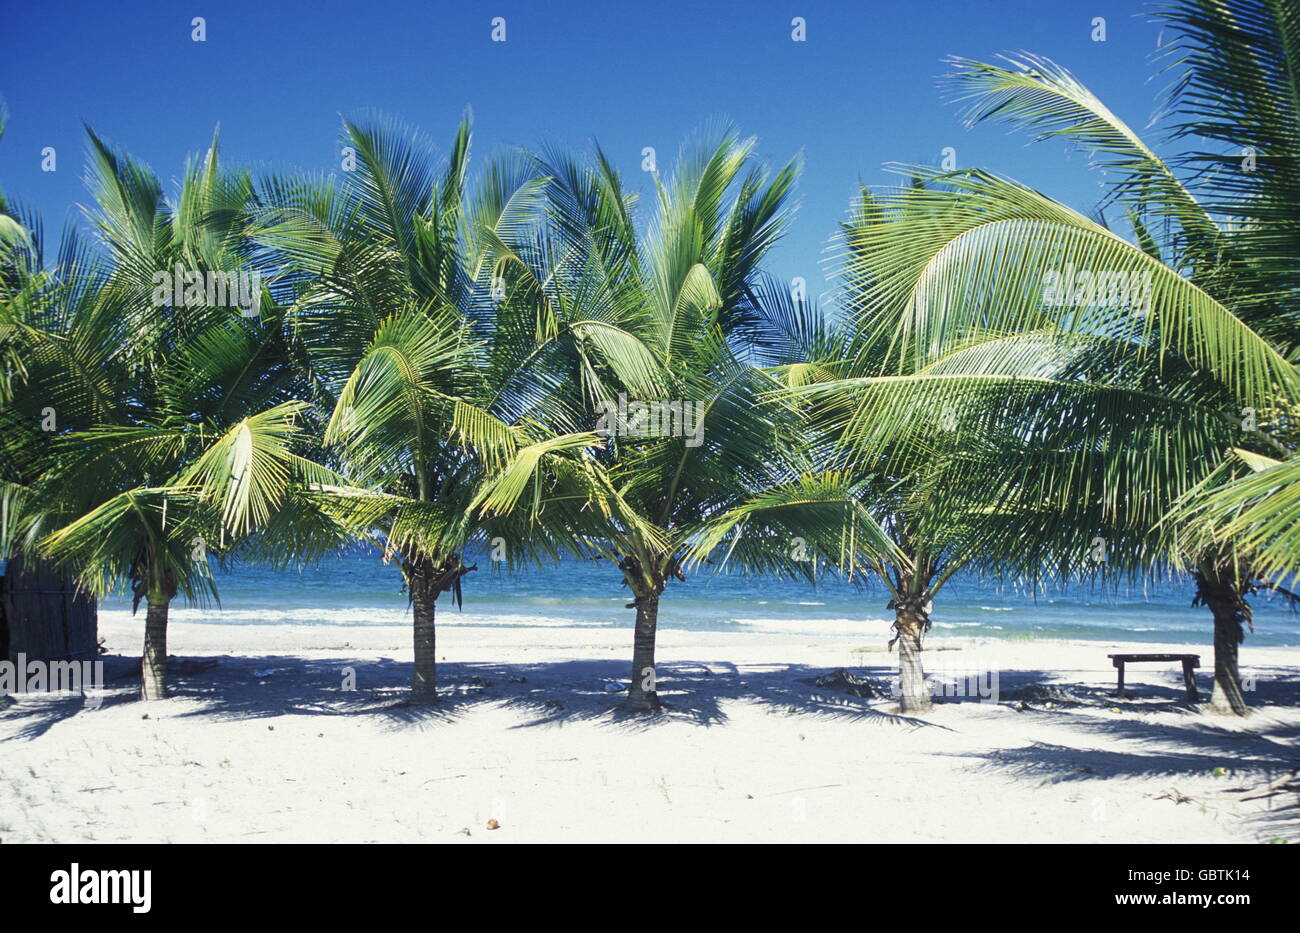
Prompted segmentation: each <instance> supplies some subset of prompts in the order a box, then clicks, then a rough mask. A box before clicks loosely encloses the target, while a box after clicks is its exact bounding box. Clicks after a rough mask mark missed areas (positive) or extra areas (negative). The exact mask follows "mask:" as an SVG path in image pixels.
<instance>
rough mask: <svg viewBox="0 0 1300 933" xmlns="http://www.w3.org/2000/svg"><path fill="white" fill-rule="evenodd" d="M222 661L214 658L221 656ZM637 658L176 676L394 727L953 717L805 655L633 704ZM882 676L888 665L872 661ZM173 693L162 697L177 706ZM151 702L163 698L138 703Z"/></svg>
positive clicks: (218, 692)
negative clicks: (832, 677)
mask: <svg viewBox="0 0 1300 933" xmlns="http://www.w3.org/2000/svg"><path fill="white" fill-rule="evenodd" d="M109 661H110V663H111V665H112V668H113V673H112V674H109V675H108V676H107V678H106V679H107V680H108V683H109V688H108V690H107V691H105V696H104V698H103V703H104V705H106V706H116V705H119V704H125V703H131V702H134V701H135V700H136V699H137V696H138V690H139V686H138V684H139V679H138V678H139V674H138V666H133V665H138V662H135V661H133V659H130V658H126V657H114V658H111V659H109ZM213 661H215V662H216V663H215V664H213V663H211V662H213ZM626 673H627V666H626V664H625V663H622V662H621V661H612V660H610V661H596V660H592V661H588V660H581V661H561V662H548V663H530V664H499V663H490V662H485V663H450V664H449V663H445V662H444V663H442V664H440V665H439V668H438V677H439V683H440V687H439V701H438V703H436V704H411V703H409V702H408V701H407V697H408V688H409V684H410V679H411V664H410V663H399V662H398V661H395V660H393V659H391V658H381V659H378V660H376V659H373V658H367V659H358V658H347V657H330V658H320V657H311V658H307V657H302V656H298V655H271V656H265V655H263V656H258V657H255V658H248V657H233V656H221V657H216V658H207V659H201V660H200V659H186V658H172V659H170V662H169V672H168V682H169V691H170V694H171V697H172V698H173V699H174V700H182V701H190V702H187V703H186V705H185V707H184V708H183V709H180V710H177V712H176V713H175V715H177V716H178V717H180V718H191V717H203V718H207V717H215V718H218V719H267V718H272V717H277V716H284V715H303V716H344V717H357V716H362V717H379V718H382V719H384V720H386V721H387V722H388V724H389V725H390V726H391V728H393V729H407V728H422V727H425V726H434V725H440V724H448V723H452V722H454V721H456V720H457V719H460V718H462V717H463V716H464V715H465V714H466V713H467V712H468V711H470V710H472V709H473V708H475V707H477V706H480V705H483V704H494V705H500V706H504V707H506V708H508V709H512V710H515V711H517V712H519V713H521V714H522V716H523V719H524V721H522V722H520V723H519V724H517V725H515V726H514V727H513V728H535V727H538V726H548V725H560V724H564V723H567V722H577V721H598V722H601V723H603V724H605V725H607V726H608V727H610V728H612V729H617V730H622V731H630V732H639V731H644V730H647V729H651V728H655V727H659V726H663V725H667V724H669V723H674V722H687V723H691V724H694V725H697V726H704V727H712V726H720V725H724V724H726V722H727V721H728V716H727V714H726V711H725V707H726V705H727V704H728V703H730V702H735V701H744V702H750V703H756V704H760V705H762V706H766V707H767V708H768V711H769V712H770V713H772V714H773V715H788V716H814V717H818V718H828V719H847V720H851V721H861V722H871V723H876V724H879V725H890V726H897V727H905V728H911V729H920V728H940V729H944V728H947V727H945V726H942V725H937V724H935V723H931V722H927V721H926V720H924V719H920V718H916V717H912V716H904V715H900V714H899V713H898V712H897V709H896V704H894V703H893V702H892V701H890V700H888V699H884V700H882V699H867V698H863V697H859V696H853V695H850V694H847V693H842V692H839V691H837V690H834V689H830V688H822V687H818V686H817V685H816V684H815V683H814V681H815V680H816V678H817V677H819V676H820V675H823V674H825V673H827V671H826V670H824V669H820V668H812V667H808V666H805V665H793V664H791V665H770V666H767V667H765V668H763V669H759V670H753V669H748V670H741V669H740V668H737V667H736V666H735V665H734V664H731V663H730V662H716V661H708V662H703V661H681V662H675V663H670V664H665V665H663V666H662V667H661V668H660V669H659V680H658V683H657V687H658V693H659V696H660V699H661V701H662V703H663V708H662V709H661V710H659V711H658V712H656V713H652V714H649V715H646V714H634V713H629V712H627V711H626V710H625V709H624V701H625V698H626V696H627V692H626V691H627V683H626ZM866 673H867V674H868V675H869V676H871V677H874V678H876V679H877V680H883V679H884V678H887V677H888V675H889V671H888V670H887V669H885V668H872V669H869V670H867V672H866ZM170 704H171V701H164V702H163V703H162V704H160V705H159V706H158V707H157V710H156V714H161V715H167V714H169V712H170V710H173V709H177V707H175V706H171V705H170ZM83 708H84V704H83V703H82V702H81V701H80V700H79V699H76V698H72V699H69V700H66V701H64V702H44V701H42V702H35V701H30V702H29V701H27V700H22V701H21V702H20V703H17V704H15V705H14V706H13V707H11V709H10V710H8V711H5V712H0V721H3V720H4V719H7V718H14V717H29V718H31V720H32V721H31V723H30V724H28V725H25V726H24V727H22V728H21V729H19V730H18V731H17V732H16V733H14V734H12V735H11V736H10V738H25V739H31V738H37V737H39V736H40V735H42V734H44V733H45V732H46V731H48V730H49V729H50V728H51V727H52V726H53V725H55V724H56V723H57V722H60V721H62V720H64V719H67V718H68V717H70V716H73V715H76V714H77V713H79V712H81V711H82V710H83ZM140 709H141V714H142V715H145V714H148V713H149V712H150V711H151V710H153V709H154V705H153V704H145V705H142V706H141V707H140Z"/></svg>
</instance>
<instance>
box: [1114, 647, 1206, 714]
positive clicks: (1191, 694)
mask: <svg viewBox="0 0 1300 933" xmlns="http://www.w3.org/2000/svg"><path fill="white" fill-rule="evenodd" d="M1106 657H1108V658H1110V660H1111V663H1113V664H1114V665H1115V667H1116V669H1117V670H1118V671H1119V692H1118V695H1119V696H1120V697H1121V698H1122V697H1123V696H1124V665H1125V664H1128V663H1130V662H1133V661H1181V662H1182V663H1183V684H1184V685H1185V686H1186V687H1187V699H1189V700H1191V701H1192V702H1193V703H1195V702H1197V701H1198V700H1200V698H1201V697H1200V694H1198V693H1197V692H1196V675H1194V674H1193V673H1192V671H1194V670H1195V669H1196V668H1198V667H1200V666H1201V656H1200V655H1199V654H1108V655H1106Z"/></svg>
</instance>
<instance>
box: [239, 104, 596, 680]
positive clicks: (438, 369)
mask: <svg viewBox="0 0 1300 933" xmlns="http://www.w3.org/2000/svg"><path fill="white" fill-rule="evenodd" d="M470 141H471V136H470V127H469V123H468V121H463V122H462V123H461V125H460V127H459V128H458V130H457V133H456V136H455V139H454V141H453V143H452V146H451V149H450V152H449V155H448V157H447V159H446V161H445V163H444V164H443V165H442V166H441V168H440V167H439V166H438V163H437V161H436V159H435V158H434V157H433V155H432V151H431V146H430V145H429V144H428V143H427V142H426V141H425V140H424V138H423V137H421V136H419V135H418V134H416V133H414V132H413V131H411V130H409V129H407V128H406V127H404V126H402V125H400V124H397V123H394V122H392V121H386V120H383V119H377V120H374V121H372V122H352V121H349V122H345V123H344V126H343V144H344V145H345V146H348V147H351V148H352V149H353V150H354V151H355V153H356V157H357V164H356V168H355V170H354V171H349V172H346V173H345V174H344V177H343V178H342V180H341V181H335V180H334V179H329V180H326V181H324V182H320V181H316V180H312V179H305V178H301V177H298V178H288V179H272V180H271V181H269V182H268V184H267V185H266V193H265V200H266V204H265V206H264V208H263V209H262V211H261V212H260V215H259V217H258V219H257V221H256V223H255V224H254V227H253V229H252V235H253V236H254V238H255V239H256V240H257V241H258V242H259V243H260V244H262V246H263V247H265V248H266V249H268V250H270V251H272V252H273V253H274V254H276V255H277V256H279V257H281V258H282V261H283V262H284V263H285V264H286V266H287V267H288V268H289V269H290V270H291V272H290V273H289V274H290V275H291V277H294V278H297V279H299V280H301V281H303V282H304V283H305V284H304V289H303V292H302V294H301V296H300V297H299V298H298V300H297V302H296V304H295V306H294V307H293V308H292V309H291V311H290V313H289V328H290V329H291V331H292V333H293V335H294V341H295V353H297V354H298V355H299V356H300V358H301V360H302V361H303V364H304V366H305V370H306V378H307V380H308V382H309V383H310V384H311V385H312V387H313V390H314V392H315V397H316V398H317V399H318V400H319V402H320V403H321V404H322V405H323V406H324V407H325V408H326V409H327V410H328V411H329V412H330V415H329V419H328V423H327V424H326V425H325V429H324V442H325V444H326V445H327V447H329V448H331V449H333V450H335V451H337V453H338V456H339V458H340V460H339V464H340V468H341V469H342V471H343V472H344V473H345V474H346V475H347V477H348V481H349V482H350V483H352V487H351V488H343V487H339V486H336V485H329V484H323V485H321V486H320V487H317V488H315V489H314V490H313V492H312V493H311V495H312V497H313V499H314V501H315V502H316V503H317V504H318V505H319V506H320V507H321V508H323V509H325V510H326V511H327V512H329V513H330V514H331V515H333V516H334V517H335V518H336V519H337V520H339V521H340V522H342V523H343V524H344V525H345V526H346V527H348V528H349V529H351V530H352V532H353V533H354V534H355V535H357V536H358V537H360V538H361V539H363V540H366V541H369V542H372V543H374V544H375V545H377V546H378V547H380V548H381V549H382V552H383V556H384V559H385V560H389V559H392V560H395V561H396V562H397V564H398V566H399V567H400V568H401V572H402V575H403V578H404V580H405V583H406V587H407V590H408V593H409V594H410V600H411V606H412V614H413V642H414V659H415V665H414V673H413V677H412V684H411V700H412V701H414V702H417V703H431V702H435V701H436V700H437V665H436V654H435V619H436V608H437V602H438V599H439V598H440V596H441V595H442V594H443V593H446V592H450V593H451V594H452V597H453V599H454V600H455V601H456V603H457V604H458V605H459V604H460V602H461V592H462V590H461V588H462V578H463V577H464V576H465V575H466V574H468V573H470V572H471V571H473V570H475V569H476V565H470V564H468V563H467V562H466V551H467V549H468V548H470V547H472V546H474V545H475V544H479V545H482V544H483V543H484V542H486V541H489V540H491V539H492V538H495V537H500V538H501V539H502V541H501V543H502V544H508V550H507V555H508V557H509V558H510V559H511V560H512V561H515V560H518V559H522V558H524V557H526V556H529V555H535V554H537V553H554V552H555V550H556V548H557V547H561V546H563V541H564V538H565V536H564V535H563V534H557V532H559V529H556V528H554V527H550V526H548V524H547V523H548V522H549V521H551V516H543V515H542V512H541V510H540V509H539V508H537V507H536V503H538V502H540V501H541V500H542V499H543V498H549V497H550V496H551V495H552V493H553V490H554V489H556V488H559V487H558V486H557V483H558V482H559V481H560V479H562V478H564V477H567V476H568V475H569V474H568V472H566V469H567V468H568V467H570V466H574V467H576V473H577V474H582V472H583V468H582V467H580V466H578V464H579V462H580V460H581V458H582V453H583V451H584V450H585V448H588V447H590V446H591V445H593V444H596V443H599V441H600V438H599V437H598V436H597V435H595V434H593V433H591V432H590V431H577V430H571V428H573V426H574V424H575V423H576V422H575V421H574V419H573V418H572V416H571V415H570V414H568V413H567V412H566V410H565V406H564V399H563V395H562V394H559V393H555V392H553V391H551V388H552V387H551V386H550V384H549V383H548V382H547V374H546V371H545V368H544V367H541V366H539V365H538V364H537V362H536V358H535V357H536V349H537V343H538V339H537V336H536V333H535V320H536V317H537V310H536V307H535V301H534V300H533V299H532V297H531V296H530V294H529V291H528V289H527V288H524V287H520V285H519V282H518V280H519V275H518V273H517V271H516V269H517V263H516V261H515V260H514V259H513V257H514V256H515V255H516V254H517V252H518V251H520V250H526V248H527V245H528V243H529V242H530V241H531V239H532V238H533V236H534V233H535V228H536V226H537V224H538V223H539V221H540V218H541V213H540V204H541V196H542V191H543V188H544V186H545V179H543V178H540V177H537V176H536V175H535V174H534V173H533V165H532V163H531V161H530V160H529V159H527V158H526V157H524V156H521V155H514V156H510V155H507V156H503V157H501V158H499V159H497V160H495V161H493V162H492V163H491V164H489V166H488V167H487V169H486V171H485V172H484V173H483V175H482V177H481V178H480V179H479V180H478V181H477V183H476V184H473V185H471V184H470V182H469V178H468V166H469V152H470ZM570 458H576V459H574V460H573V461H572V463H559V462H558V461H562V460H564V461H567V460H569V459H570ZM544 490H545V496H543V491H544ZM525 493H527V495H526V496H525ZM492 495H495V496H496V498H495V499H492V500H491V501H488V498H489V497H490V496H492ZM575 495H576V494H575ZM582 496H583V498H584V499H585V493H584V494H582ZM521 499H527V500H530V503H531V504H530V505H529V506H528V507H521V506H520V500H521ZM506 502H509V503H510V504H509V505H506V504H505V503H506ZM561 511H562V510H561V509H560V508H559V507H557V508H556V509H553V510H552V515H558V514H559V513H560V512H561ZM543 530H546V531H547V532H548V533H545V534H544V533H542V531H543ZM552 535H555V537H554V538H553V537H552ZM553 541H556V542H560V543H559V544H558V545H557V544H554V543H553Z"/></svg>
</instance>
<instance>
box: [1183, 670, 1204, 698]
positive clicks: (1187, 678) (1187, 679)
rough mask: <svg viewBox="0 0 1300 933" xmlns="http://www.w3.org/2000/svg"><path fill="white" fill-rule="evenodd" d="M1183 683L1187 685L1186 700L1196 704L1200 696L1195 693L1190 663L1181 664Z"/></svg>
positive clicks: (1194, 680) (1194, 676) (1194, 679)
mask: <svg viewBox="0 0 1300 933" xmlns="http://www.w3.org/2000/svg"><path fill="white" fill-rule="evenodd" d="M1183 683H1184V684H1186V685H1187V699H1189V700H1191V701H1192V702H1193V703H1197V702H1199V701H1200V699H1201V695H1200V694H1199V693H1197V692H1196V675H1195V674H1194V673H1193V672H1192V662H1191V661H1184V662H1183Z"/></svg>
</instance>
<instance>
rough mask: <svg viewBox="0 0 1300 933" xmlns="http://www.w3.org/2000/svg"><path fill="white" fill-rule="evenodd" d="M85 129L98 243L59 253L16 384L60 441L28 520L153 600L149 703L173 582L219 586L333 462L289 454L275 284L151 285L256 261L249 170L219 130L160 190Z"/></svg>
mask: <svg viewBox="0 0 1300 933" xmlns="http://www.w3.org/2000/svg"><path fill="white" fill-rule="evenodd" d="M89 135H90V162H89V167H88V176H87V177H88V183H89V185H90V188H91V194H92V197H93V206H92V207H91V208H90V209H88V211H87V213H88V216H89V218H90V220H91V222H92V223H93V225H94V228H95V231H96V233H97V234H98V239H99V246H100V251H99V252H98V254H97V255H94V256H92V257H91V258H89V259H85V260H84V261H83V260H82V259H80V258H75V257H77V256H79V255H80V254H77V253H75V252H69V251H68V250H65V255H64V258H63V259H62V260H61V261H60V263H59V264H58V265H57V266H56V267H55V268H56V273H55V274H54V276H53V279H54V280H55V281H56V282H58V283H59V287H58V288H56V289H54V290H53V291H52V292H51V293H50V295H49V296H47V297H49V298H51V299H52V300H51V301H49V302H47V307H46V309H45V311H44V312H43V314H42V316H41V317H40V318H39V319H38V323H40V324H43V325H45V326H44V327H35V326H34V327H32V328H30V329H29V331H28V333H29V339H28V341H27V345H28V349H29V352H30V357H29V365H28V376H29V379H28V381H27V384H26V385H25V387H24V392H23V393H22V394H23V397H24V399H25V400H26V404H28V405H34V406H40V407H41V408H42V411H44V412H45V413H46V418H45V422H44V423H43V425H42V426H43V427H44V428H46V430H47V431H48V432H49V433H50V434H52V435H53V439H52V440H51V441H50V442H49V448H48V456H47V457H45V459H44V460H43V461H42V463H41V467H42V469H41V470H40V471H39V475H38V476H37V477H36V479H35V482H34V484H33V490H32V495H31V496H30V497H29V499H28V501H29V503H31V502H39V503H40V508H39V509H37V508H34V507H29V508H28V509H27V514H26V515H25V523H24V526H23V528H22V534H23V536H24V538H25V540H28V541H30V542H33V544H34V546H35V547H36V549H37V550H38V552H39V553H41V554H42V555H43V556H45V557H48V558H50V559H51V560H53V561H54V562H55V563H57V564H59V565H61V566H63V567H66V568H67V569H68V570H70V571H71V572H74V573H75V574H76V576H77V579H78V581H79V583H80V584H81V585H82V586H83V587H85V588H86V589H88V590H90V591H92V592H94V593H96V594H97V595H104V594H106V593H108V592H110V591H111V590H113V589H114V588H116V587H117V586H118V585H119V584H120V583H121V582H122V581H129V583H130V585H131V587H132V589H133V592H134V602H135V607H136V608H138V607H139V604H140V602H141V601H144V602H146V603H147V611H146V622H145V640H144V651H143V658H142V696H143V698H144V699H149V700H152V699H159V698H162V697H164V696H166V661H167V619H168V612H169V608H170V605H171V602H172V600H173V599H174V598H175V596H177V595H178V594H179V595H183V596H184V597H185V598H187V599H190V600H197V601H203V600H205V599H210V598H214V597H215V596H216V590H215V586H214V583H213V579H212V574H211V569H210V563H209V555H213V556H219V555H220V554H221V553H222V552H230V551H232V550H233V548H234V547H235V546H236V545H237V544H239V543H240V542H241V541H244V540H246V539H247V538H248V537H249V535H250V534H251V533H252V532H254V531H256V530H258V529H259V528H260V527H262V526H264V525H267V524H268V523H269V522H270V519H271V518H272V517H273V516H274V515H276V514H278V513H279V512H280V511H281V509H282V508H284V507H285V506H286V505H287V504H288V503H289V502H290V501H291V500H292V498H293V494H292V489H293V488H295V485H296V484H298V483H306V482H322V481H332V480H333V479H334V477H333V474H330V473H328V472H327V471H323V470H320V469H319V468H317V467H315V466H314V465H313V464H312V463H311V462H310V461H308V460H306V459H304V458H303V457H301V456H300V455H299V454H297V453H296V452H295V447H296V445H297V443H298V440H299V438H298V435H299V431H300V427H299V420H300V417H301V415H302V414H303V411H304V409H305V407H306V406H305V405H304V404H303V403H302V402H299V401H296V400H295V399H294V396H295V395H296V394H298V391H299V390H298V384H297V377H296V375H295V373H294V370H293V368H292V367H291V366H290V365H289V361H288V356H287V352H286V347H285V343H284V340H283V336H282V331H281V328H280V315H279V313H278V309H277V306H276V304H275V301H274V299H273V297H272V292H271V288H270V287H260V288H257V289H255V290H254V289H252V287H251V286H252V284H253V280H252V279H251V277H248V278H245V279H244V284H245V286H246V287H245V289H244V294H243V295H242V297H243V299H245V304H244V305H243V307H241V308H232V307H231V306H229V305H228V304H226V303H223V302H218V301H214V300H213V299H215V298H216V297H217V295H216V294H215V293H209V292H208V291H207V290H206V288H204V287H200V286H199V285H197V284H195V285H194V286H193V289H191V288H190V287H189V286H188V285H187V287H186V288H185V290H184V292H182V291H180V290H175V291H173V292H172V293H170V294H167V295H163V294H162V293H161V292H160V290H159V286H158V282H159V281H160V280H162V279H167V280H170V279H172V278H173V277H174V276H175V275H177V274H178V270H179V274H180V275H181V276H182V277H184V276H186V275H190V276H205V275H206V274H207V273H209V272H211V273H232V272H233V273H239V272H243V273H247V274H250V276H251V273H252V272H257V271H258V266H257V257H256V255H255V253H254V251H253V250H252V249H251V243H250V242H249V241H248V240H247V239H246V238H245V237H244V236H243V235H242V232H241V231H242V228H243V227H244V225H245V224H246V223H247V218H248V212H249V209H250V202H251V198H252V187H251V180H250V178H249V176H248V175H247V173H244V172H231V171H225V170H223V169H222V168H221V166H220V164H219V159H218V147H217V139H216V137H215V136H214V138H213V141H212V146H211V147H210V148H209V150H208V152H207V154H206V156H205V157H204V158H202V159H200V160H194V161H192V162H191V163H190V165H189V166H188V167H187V169H186V172H185V175H184V177H183V179H182V181H181V184H180V189H179V192H178V195H177V197H176V198H175V199H173V200H168V199H166V198H165V197H164V196H163V193H162V188H161V186H160V185H159V183H158V181H157V179H156V178H155V177H154V175H153V174H152V172H150V171H149V170H148V169H147V168H146V167H145V166H143V165H141V164H140V163H138V162H136V161H135V160H133V159H132V158H131V157H130V156H129V155H127V154H126V153H124V152H121V151H118V150H115V149H113V148H112V147H110V146H109V145H107V144H106V143H104V142H103V141H102V140H101V139H99V137H97V136H96V135H95V134H94V133H93V132H91V133H90V134H89ZM73 242H76V241H75V239H74V241H73ZM83 268H85V269H87V270H89V271H87V272H86V273H85V274H78V273H79V270H81V269H83ZM156 273H161V274H162V275H161V276H156V275H155V274H156ZM268 278H269V277H268ZM183 280H184V281H189V282H191V283H193V282H195V281H196V280H194V279H190V280H185V279H183ZM169 291H170V290H169ZM225 297H226V298H229V295H227V296H225ZM313 527H316V528H317V530H318V531H319V526H313ZM311 540H313V541H315V540H320V536H319V534H318V535H316V536H315V537H314V538H312V539H311ZM308 546H310V545H308Z"/></svg>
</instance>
